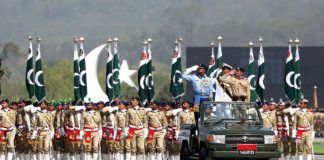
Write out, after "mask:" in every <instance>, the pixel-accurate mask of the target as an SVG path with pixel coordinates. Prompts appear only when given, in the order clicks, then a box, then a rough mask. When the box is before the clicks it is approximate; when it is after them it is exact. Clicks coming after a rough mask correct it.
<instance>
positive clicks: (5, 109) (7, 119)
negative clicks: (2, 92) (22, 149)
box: [0, 99, 16, 160]
mask: <svg viewBox="0 0 324 160" xmlns="http://www.w3.org/2000/svg"><path fill="white" fill-rule="evenodd" d="M1 106H2V109H1V110H0V126H1V128H0V141H1V142H0V158H1V160H5V159H6V160H12V159H13V154H14V151H15V144H14V140H15V124H16V112H15V111H14V110H12V109H10V107H9V100H7V99H4V100H2V102H1ZM6 154H7V157H5V156H6Z"/></svg>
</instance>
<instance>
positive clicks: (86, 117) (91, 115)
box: [81, 102, 101, 160]
mask: <svg viewBox="0 0 324 160" xmlns="http://www.w3.org/2000/svg"><path fill="white" fill-rule="evenodd" d="M99 128H101V116H100V113H99V112H97V111H95V110H93V103H92V102H90V103H88V104H87V105H86V111H85V112H83V113H82V118H81V131H84V140H83V145H84V150H85V153H86V155H85V159H94V160H97V159H98V153H99V139H100V137H101V133H100V132H99ZM81 135H82V134H81ZM91 153H92V154H93V155H92V156H91Z"/></svg>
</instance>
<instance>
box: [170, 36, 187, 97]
mask: <svg viewBox="0 0 324 160" xmlns="http://www.w3.org/2000/svg"><path fill="white" fill-rule="evenodd" d="M170 93H171V95H172V96H173V98H174V100H175V101H176V102H180V98H181V97H182V96H184V89H183V80H182V68H181V43H178V42H177V43H176V45H175V48H174V52H173V54H172V67H171V83H170Z"/></svg>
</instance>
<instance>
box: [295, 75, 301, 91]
mask: <svg viewBox="0 0 324 160" xmlns="http://www.w3.org/2000/svg"><path fill="white" fill-rule="evenodd" d="M299 77H300V74H299V73H297V74H295V79H294V83H295V88H296V89H300V86H299V85H298V84H297V79H298V78H299Z"/></svg>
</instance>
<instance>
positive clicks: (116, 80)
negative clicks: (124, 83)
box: [113, 37, 120, 97]
mask: <svg viewBox="0 0 324 160" xmlns="http://www.w3.org/2000/svg"><path fill="white" fill-rule="evenodd" d="M117 44H118V38H117V37H115V38H114V57H113V88H114V95H115V97H119V96H120V80H119V68H120V64H119V55H118V52H117Z"/></svg>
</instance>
